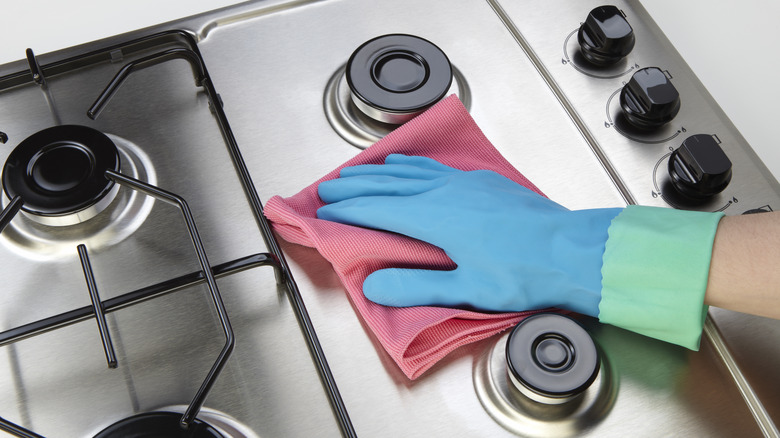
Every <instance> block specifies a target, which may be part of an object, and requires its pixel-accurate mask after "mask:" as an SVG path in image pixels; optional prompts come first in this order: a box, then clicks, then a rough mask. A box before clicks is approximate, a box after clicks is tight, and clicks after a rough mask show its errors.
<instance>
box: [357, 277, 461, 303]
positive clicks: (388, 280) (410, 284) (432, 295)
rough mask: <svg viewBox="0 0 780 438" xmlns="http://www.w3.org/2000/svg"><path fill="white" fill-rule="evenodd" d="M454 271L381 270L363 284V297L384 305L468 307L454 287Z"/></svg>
mask: <svg viewBox="0 0 780 438" xmlns="http://www.w3.org/2000/svg"><path fill="white" fill-rule="evenodd" d="M458 283H459V282H458V274H457V271H432V270H426V269H399V268H389V269H381V270H379V271H375V272H373V273H371V275H369V276H368V277H366V279H365V280H364V281H363V295H365V296H366V298H368V299H369V300H371V301H373V302H375V303H377V304H381V305H384V306H392V307H411V306H447V307H453V306H460V305H464V304H466V305H471V306H473V305H474V304H476V303H470V302H468V299H467V294H464V293H462V292H461V291H462V287H459V284H458Z"/></svg>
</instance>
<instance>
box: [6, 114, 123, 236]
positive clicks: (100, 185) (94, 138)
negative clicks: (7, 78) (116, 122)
mask: <svg viewBox="0 0 780 438" xmlns="http://www.w3.org/2000/svg"><path fill="white" fill-rule="evenodd" d="M107 170H113V171H119V152H118V151H117V147H116V145H115V144H114V142H112V141H111V139H109V138H108V136H106V135H105V134H103V133H102V132H100V131H97V130H95V129H92V128H89V127H86V126H79V125H62V126H54V127H51V128H47V129H44V130H42V131H38V132H36V133H35V134H33V135H31V136H29V137H27V138H26V139H24V140H23V141H22V142H21V143H19V146H17V147H16V148H15V149H14V150H13V151H12V152H11V154H10V155H9V156H8V159H7V160H6V162H5V166H4V167H3V190H4V191H5V194H6V196H8V198H9V199H13V198H14V197H16V196H20V197H21V199H22V201H23V206H22V210H23V211H24V212H26V213H28V217H30V218H31V219H33V220H35V221H37V222H40V223H43V224H46V225H73V224H76V223H79V222H83V221H85V220H87V219H90V218H92V217H94V216H96V215H97V214H98V213H100V212H101V211H102V210H103V209H105V208H106V207H107V206H108V204H110V202H111V200H112V199H113V196H114V195H116V190H115V189H116V188H117V187H115V184H114V182H113V181H111V180H109V179H108V178H106V177H105V172H106V171H107Z"/></svg>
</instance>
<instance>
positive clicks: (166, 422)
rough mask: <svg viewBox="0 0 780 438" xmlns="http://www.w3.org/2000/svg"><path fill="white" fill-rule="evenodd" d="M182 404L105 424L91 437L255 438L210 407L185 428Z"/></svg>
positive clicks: (255, 436)
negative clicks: (108, 424)
mask: <svg viewBox="0 0 780 438" xmlns="http://www.w3.org/2000/svg"><path fill="white" fill-rule="evenodd" d="M185 409H186V406H172V407H170V408H164V409H163V410H160V411H154V412H147V413H143V414H139V415H134V416H132V417H128V418H125V419H122V420H119V421H117V422H116V423H114V424H112V425H110V426H108V427H107V428H105V429H103V430H102V431H100V432H99V433H97V434H96V435H95V438H118V437H123V438H124V437H130V436H131V437H134V438H147V437H148V438H160V437H166V438H177V437H182V438H184V437H186V438H259V437H258V436H257V434H255V433H254V432H252V431H251V430H250V429H249V427H247V426H245V425H243V424H241V423H239V422H238V421H236V420H235V419H233V418H232V417H230V416H228V415H227V414H224V413H222V412H219V411H216V410H214V409H207V408H203V409H201V411H200V413H199V414H198V418H197V419H195V421H194V422H193V423H192V424H191V425H190V427H189V428H187V429H183V428H182V427H181V425H180V421H181V417H182V413H183V412H184V410H185Z"/></svg>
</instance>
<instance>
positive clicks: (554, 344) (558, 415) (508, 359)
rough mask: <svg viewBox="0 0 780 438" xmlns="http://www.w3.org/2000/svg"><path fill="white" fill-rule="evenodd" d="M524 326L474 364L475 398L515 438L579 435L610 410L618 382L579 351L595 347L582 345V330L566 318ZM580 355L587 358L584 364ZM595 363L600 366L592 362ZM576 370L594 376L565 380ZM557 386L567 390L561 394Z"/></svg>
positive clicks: (544, 317) (535, 319)
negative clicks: (519, 436)
mask: <svg viewBox="0 0 780 438" xmlns="http://www.w3.org/2000/svg"><path fill="white" fill-rule="evenodd" d="M524 322H527V323H526V324H524ZM524 322H521V323H520V324H518V326H517V328H516V329H515V330H513V332H512V333H511V334H507V335H504V336H502V337H500V338H499V339H498V340H497V341H496V343H495V344H492V345H491V346H490V349H489V351H487V352H485V354H483V355H481V356H480V357H479V358H478V359H477V360H476V361H475V362H474V372H473V378H474V389H475V390H476V392H477V397H478V398H479V401H480V402H481V403H482V406H483V407H484V408H485V411H487V413H488V414H489V415H490V416H491V417H492V418H493V419H494V420H495V421H496V422H497V423H498V424H500V425H501V426H502V427H504V428H505V429H507V430H509V431H511V432H514V433H516V434H518V435H521V436H528V437H553V436H554V437H570V436H576V435H579V434H581V433H582V432H583V431H584V429H585V428H587V427H590V426H592V425H593V424H594V423H596V422H598V421H601V420H602V419H603V418H604V417H605V416H606V415H607V414H608V413H609V411H610V410H611V409H612V406H613V404H614V403H615V399H616V397H617V388H618V382H617V376H616V374H615V373H614V372H613V371H612V368H611V366H610V364H609V362H607V361H606V358H604V357H603V356H600V359H599V358H598V357H597V356H593V357H590V356H591V355H592V354H593V355H595V353H594V352H592V351H591V352H588V351H580V350H583V348H581V347H582V345H581V344H585V347H586V348H584V350H589V346H588V345H587V344H588V343H591V344H592V342H593V341H590V340H589V339H584V338H583V337H582V335H581V334H579V333H578V332H579V331H582V332H583V333H584V332H585V331H584V329H582V328H581V327H579V326H578V324H577V323H575V322H574V321H572V320H570V319H569V318H567V317H564V316H561V315H556V314H539V315H535V316H532V317H529V318H528V319H526V320H525V321H524ZM523 325H525V327H522V326H523ZM574 326H577V327H574ZM529 329H530V330H529ZM518 331H523V332H524V333H520V334H518ZM529 333H530V334H529ZM584 336H585V337H587V336H588V335H587V333H585V334H584ZM575 344H576V345H577V347H576V349H573V348H574V346H575ZM594 348H595V345H594ZM514 349H519V350H517V351H516V353H517V354H512V353H511V350H514ZM575 350H576V351H575ZM508 352H509V353H508ZM583 353H585V354H584V356H589V357H587V358H586V359H585V360H584V361H583ZM594 357H596V360H597V361H598V363H593V362H592V361H593V358H594ZM577 362H579V363H577ZM583 362H586V364H585V366H584V367H583V365H582V363H583ZM580 367H582V368H585V369H586V370H592V371H593V372H594V374H593V375H590V371H588V372H586V373H585V377H583V376H582V375H579V376H572V375H569V374H580V372H579V371H577V370H574V369H575V368H580ZM573 370H574V373H572V371H573ZM518 373H520V374H521V376H520V377H518ZM556 376H557V377H556ZM561 385H563V386H564V387H567V388H571V389H566V390H561V388H559V386H561Z"/></svg>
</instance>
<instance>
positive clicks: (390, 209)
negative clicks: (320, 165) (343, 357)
mask: <svg viewBox="0 0 780 438" xmlns="http://www.w3.org/2000/svg"><path fill="white" fill-rule="evenodd" d="M319 195H320V197H321V198H322V200H323V201H325V202H327V203H329V205H326V206H324V207H322V208H320V209H319V210H318V211H317V216H318V217H319V218H320V219H326V220H331V221H336V222H341V223H346V224H351V225H357V226H363V227H370V228H377V229H381V230H387V231H393V232H396V233H401V234H404V235H406V236H409V237H413V238H416V239H420V240H423V241H425V242H428V243H431V244H433V245H436V246H438V247H440V248H442V249H443V250H444V251H445V252H446V254H447V255H448V256H449V257H450V258H451V259H452V260H453V261H454V262H455V263H456V264H457V268H456V269H455V270H453V271H431V270H413V269H383V270H379V271H376V272H374V273H372V274H371V275H369V276H368V277H367V278H366V280H365V281H364V283H363V292H364V294H365V295H366V297H367V298H368V299H369V300H372V301H374V302H377V303H379V304H384V305H389V306H416V305H440V306H448V307H455V306H471V307H474V308H477V309H483V310H495V311H521V310H530V309H539V308H545V307H553V306H554V307H560V308H563V309H568V310H573V311H576V312H579V313H583V314H586V315H591V316H597V317H598V318H599V320H600V321H601V322H604V323H608V324H613V325H616V326H618V327H622V328H625V329H628V330H632V331H635V332H637V333H641V334H644V335H647V336H650V337H653V338H656V339H661V340H664V341H667V342H672V343H676V344H678V345H682V346H685V347H688V348H691V349H698V346H699V340H700V337H701V331H702V325H703V322H704V317H705V316H706V310H707V306H705V305H704V304H703V302H704V293H705V290H706V287H707V280H708V273H709V264H710V259H711V256H712V243H713V240H714V238H715V232H716V230H717V226H718V222H719V221H720V218H722V217H723V213H719V212H718V213H706V212H695V211H684V210H675V209H670V208H657V207H642V206H633V205H632V206H628V207H626V208H625V209H619V208H610V209H595V210H580V211H569V210H567V209H566V208H564V207H562V206H560V205H558V204H556V203H555V202H553V201H551V200H549V199H547V198H544V197H542V196H540V195H538V194H536V193H534V192H532V191H530V190H528V189H526V188H524V187H522V186H521V185H519V184H517V183H514V182H512V181H511V180H509V179H507V178H504V177H503V176H500V175H498V174H496V173H494V172H490V171H484V170H478V171H472V172H464V171H460V170H457V169H453V168H451V167H448V166H445V165H443V164H441V163H439V162H437V161H434V160H431V159H429V158H424V157H406V156H402V155H390V156H388V157H387V158H386V160H385V164H384V165H363V166H355V167H348V168H344V169H342V171H341V177H340V178H338V179H336V180H331V181H325V182H323V183H321V184H320V185H319Z"/></svg>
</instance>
